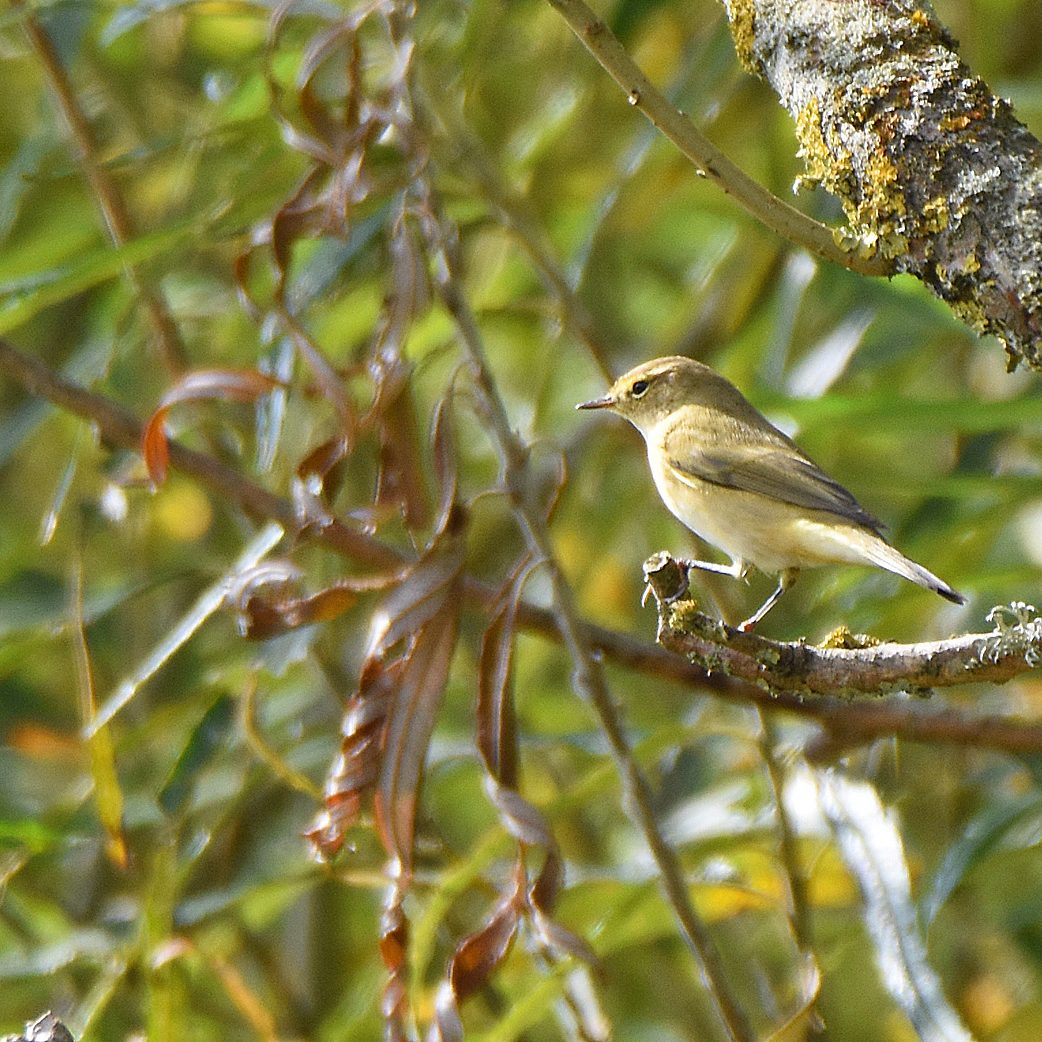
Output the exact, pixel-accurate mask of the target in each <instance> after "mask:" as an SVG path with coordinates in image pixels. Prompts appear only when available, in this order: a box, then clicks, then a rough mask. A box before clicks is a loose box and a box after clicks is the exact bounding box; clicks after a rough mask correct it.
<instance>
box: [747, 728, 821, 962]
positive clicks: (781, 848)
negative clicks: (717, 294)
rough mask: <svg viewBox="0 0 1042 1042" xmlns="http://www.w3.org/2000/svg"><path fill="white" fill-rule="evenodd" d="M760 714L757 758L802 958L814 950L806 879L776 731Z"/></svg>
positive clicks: (795, 935)
mask: <svg viewBox="0 0 1042 1042" xmlns="http://www.w3.org/2000/svg"><path fill="white" fill-rule="evenodd" d="M759 715H760V755H761V756H762V757H763V763H764V766H765V767H766V768H767V778H768V780H769V781H770V783H771V793H772V795H773V797H774V807H775V810H776V812H777V815H778V853H779V856H780V858H781V863H782V867H783V868H784V869H785V878H786V882H787V884H788V889H789V917H790V919H791V921H792V932H793V936H794V937H795V938H796V943H797V945H799V948H800V950H801V951H802V952H803V953H804V954H805V955H811V954H812V953H813V951H814V948H813V945H812V944H811V935H810V902H809V901H808V900H807V880H806V876H805V875H804V872H803V866H802V865H801V864H800V857H799V850H798V849H797V843H796V839H797V837H796V829H795V828H794V827H793V824H792V821H791V819H790V818H789V813H788V811H787V810H786V808H785V768H784V767H783V766H782V764H781V763H780V761H779V758H778V732H777V728H776V727H775V726H774V720H773V719H772V718H771V716H770V714H769V713H765V712H764V711H763V710H762V709H761V710H760V711H759Z"/></svg>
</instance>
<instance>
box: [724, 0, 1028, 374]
mask: <svg viewBox="0 0 1042 1042" xmlns="http://www.w3.org/2000/svg"><path fill="white" fill-rule="evenodd" d="M724 4H725V6H726V8H727V12H728V17H729V19H730V22H731V30H732V34H733V36H734V39H735V44H736V47H737V50H738V55H739V57H740V59H741V60H742V62H743V63H744V64H745V66H746V67H747V68H748V69H750V70H751V71H752V72H754V73H756V74H757V75H759V76H761V77H763V78H764V79H765V80H767V82H768V83H770V85H771V86H772V87H773V88H774V90H775V91H776V92H777V94H778V96H779V98H780V99H781V101H782V104H783V105H784V106H785V107H786V108H787V109H788V111H789V113H790V115H791V116H792V118H793V119H794V120H795V123H796V132H797V135H798V137H799V140H800V146H801V153H802V155H803V157H804V160H805V162H806V167H807V176H808V178H809V179H810V180H812V181H815V182H820V183H821V184H822V185H823V186H824V187H825V188H827V189H828V190H829V191H830V192H832V193H833V194H835V195H836V196H838V197H839V199H840V200H841V201H842V204H843V207H844V210H845V213H846V217H847V220H848V221H849V223H850V228H851V232H852V242H851V245H852V247H853V248H855V249H858V250H859V251H861V252H863V253H864V254H865V255H866V256H882V257H885V258H888V259H890V260H891V261H892V264H893V270H894V272H895V273H896V272H909V273H911V274H913V275H915V276H917V277H918V278H919V279H921V280H922V281H923V282H924V283H925V284H926V285H927V286H929V287H930V288H931V289H932V290H933V291H934V292H935V293H936V294H937V295H938V296H939V297H940V298H941V299H942V300H945V301H947V302H948V304H949V305H951V307H952V309H953V310H954V311H955V313H956V314H957V315H958V316H959V317H960V318H962V319H963V320H964V321H966V322H967V323H969V324H970V325H971V326H972V327H973V328H974V329H976V330H978V331H979V332H981V333H994V334H995V335H997V336H998V337H1000V338H1001V340H1002V341H1003V343H1004V344H1005V346H1006V350H1007V354H1008V357H1009V362H1010V368H1013V367H1014V366H1015V365H1016V364H1017V363H1018V362H1025V363H1027V364H1028V365H1030V366H1032V367H1033V368H1035V369H1042V338H1040V334H1042V280H1040V271H1042V143H1040V142H1039V141H1038V140H1037V139H1036V138H1035V137H1034V136H1033V135H1032V134H1030V133H1029V132H1028V130H1027V129H1026V128H1025V127H1024V125H1023V124H1022V123H1020V122H1019V121H1018V120H1017V119H1016V117H1015V116H1014V115H1013V112H1012V110H1011V108H1010V105H1009V103H1008V102H1006V101H1004V100H1002V99H1001V98H997V97H995V95H994V94H992V92H991V91H990V89H989V88H988V86H987V84H985V83H984V82H983V80H981V79H980V78H979V77H977V76H975V75H974V74H973V73H972V72H971V71H970V70H969V69H968V68H967V66H966V65H965V64H964V63H963V62H962V61H961V60H960V58H959V55H958V52H957V50H956V46H957V45H956V43H955V41H954V40H953V39H952V38H951V37H950V36H949V35H948V33H947V32H946V30H945V29H944V28H943V26H941V25H940V24H939V23H938V21H937V20H936V17H935V16H934V14H933V12H932V10H931V9H930V7H929V6H928V5H927V4H926V3H923V2H921V0H724Z"/></svg>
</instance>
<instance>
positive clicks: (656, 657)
mask: <svg viewBox="0 0 1042 1042" xmlns="http://www.w3.org/2000/svg"><path fill="white" fill-rule="evenodd" d="M0 373H3V374H5V375H6V376H7V377H8V378H9V379H11V380H13V381H14V382H16V383H18V384H19V385H20V386H22V387H23V388H24V389H25V390H26V392H28V393H29V394H32V395H34V396H36V397H38V398H41V399H44V400H46V401H49V402H51V403H53V404H54V405H56V406H58V407H60V408H62V409H65V410H66V411H68V412H70V413H72V414H73V415H76V416H79V417H80V418H81V419H83V420H86V421H87V422H88V423H91V424H93V425H94V426H95V427H96V428H97V429H98V432H99V434H100V436H101V438H102V439H103V440H104V441H105V442H107V443H109V444H111V445H115V446H119V447H121V448H126V449H130V450H133V451H137V450H139V448H140V445H141V434H142V430H143V424H142V422H141V421H140V420H139V419H138V418H137V417H136V416H134V415H133V414H132V413H130V412H128V411H127V410H126V409H124V408H123V407H122V406H121V405H118V404H117V403H116V402H114V401H112V399H110V398H107V397H105V396H104V395H101V394H97V393H95V392H93V391H88V390H87V389H86V388H84V387H81V386H79V385H78V384H76V383H73V382H72V381H70V380H67V379H66V378H64V377H62V376H60V375H59V374H57V373H55V372H54V371H53V370H52V369H50V368H49V367H48V366H47V365H45V364H44V363H43V362H41V361H39V360H38V359H36V358H33V357H31V356H29V355H26V354H24V353H22V352H21V351H19V350H18V349H17V348H16V347H15V346H14V345H13V344H11V343H10V341H8V340H5V339H3V338H0ZM170 465H171V467H173V468H174V469H176V470H178V471H180V472H181V473H183V474H187V475H188V476H190V477H192V478H194V479H195V480H196V481H198V482H199V483H200V484H202V485H204V486H206V487H207V488H209V489H211V490H213V491H214V492H215V493H217V494H218V495H219V496H221V497H222V499H225V500H230V501H231V502H234V503H236V504H238V506H239V507H240V508H241V509H242V510H244V511H245V512H246V513H247V514H249V515H251V516H252V517H255V518H262V519H265V520H272V521H278V522H279V523H280V524H281V525H283V526H284V527H285V528H286V529H287V530H288V531H294V530H295V529H296V528H297V526H298V524H299V518H298V516H297V513H296V510H295V508H294V506H293V503H292V502H291V501H290V500H289V499H286V498H283V497H282V496H278V495H275V494H274V493H272V492H269V491H268V490H267V489H265V488H262V487H261V486H260V485H258V484H256V483H255V482H252V481H250V480H249V478H246V477H243V476H242V475H241V474H239V473H238V471H236V470H234V469H233V468H231V467H229V466H227V465H225V464H224V463H221V462H220V461H219V460H216V459H214V458H213V457H212V456H208V455H206V454H205V453H202V452H195V451H193V450H192V449H188V448H185V447H184V446H183V445H180V444H178V443H177V442H171V444H170ZM304 535H306V536H307V538H310V539H313V540H314V541H316V542H318V543H319V544H321V545H323V546H325V547H327V548H328V549H330V550H332V551H333V552H334V553H337V554H339V555H340V556H342V557H344V558H346V559H347V560H350V561H353V562H356V563H359V564H363V565H365V566H366V567H368V568H374V569H386V568H393V567H395V566H396V565H398V564H401V563H402V561H403V559H404V558H403V556H402V555H401V554H400V553H399V552H398V551H396V550H395V549H394V548H392V547H390V546H388V545H387V544H386V543H382V542H381V541H380V540H378V539H374V538H373V537H372V536H369V535H366V534H365V533H363V532H359V531H357V530H355V529H352V528H349V527H348V526H347V525H344V524H343V523H341V522H339V521H336V520H334V521H332V522H331V523H329V524H326V525H323V526H321V527H318V526H315V527H312V528H311V529H309V530H308V531H307V532H306V533H304ZM464 589H465V591H466V594H467V597H468V599H469V600H471V601H472V602H473V603H475V604H478V605H480V606H482V607H483V608H484V607H487V606H489V605H490V604H492V603H493V602H494V600H495V597H496V590H495V588H494V587H492V586H490V585H489V584H487V583H484V582H482V581H481V580H480V579H477V578H475V577H474V576H468V577H467V578H466V580H465V586H464ZM517 621H518V625H520V626H521V627H522V628H523V629H525V630H526V631H528V632H529V633H535V634H539V635H540V636H543V637H545V638H547V639H548V640H554V641H560V640H561V639H562V638H561V634H560V631H559V628H558V624H557V620H556V618H555V615H554V613H553V612H551V611H550V610H548V609H546V608H542V607H539V606H537V605H534V604H530V603H528V602H526V601H521V602H520V603H519V604H518V615H517ZM580 630H581V634H582V638H583V640H584V641H585V643H586V645H587V646H588V647H589V648H590V649H591V651H592V652H593V653H594V654H595V655H597V656H603V657H604V658H606V659H608V660H610V661H611V662H613V663H614V664H615V665H618V666H621V667H623V668H626V669H630V670H633V671H634V672H637V673H640V674H642V675H644V676H647V677H657V678H659V679H661V680H666V681H672V682H675V683H677V684H679V685H681V686H683V687H684V688H685V689H688V688H693V689H695V690H698V691H700V692H705V691H710V692H712V693H713V694H715V695H717V696H718V697H721V698H726V699H729V700H732V701H736V702H744V703H752V704H754V705H758V706H761V707H763V708H765V709H769V710H784V711H785V712H791V713H793V714H795V715H798V716H802V717H804V718H809V719H813V720H817V721H818V722H819V723H821V725H822V726H823V727H825V728H826V729H827V731H828V732H829V733H830V734H832V735H842V736H843V739H844V741H846V742H848V743H862V742H871V741H873V740H875V739H876V738H883V737H891V736H895V735H896V736H898V737H901V738H905V739H908V740H910V741H918V742H931V743H943V744H949V745H960V746H967V747H972V748H978V749H995V750H1000V751H1003V752H1007V753H1025V752H1042V726H1039V725H1037V724H1031V723H1024V722H1022V721H1017V720H1012V719H1010V718H1008V717H1004V716H982V715H980V714H977V713H964V712H962V711H960V710H957V709H953V708H950V707H945V708H943V709H940V710H938V709H935V708H933V707H932V706H930V705H928V704H926V703H923V702H921V701H915V702H909V701H906V700H899V699H893V698H883V699H880V700H878V701H873V702H868V701H864V700H859V701H856V702H852V701H851V700H849V699H846V698H839V697H835V696H828V695H821V696H818V697H815V698H812V699H811V698H805V697H804V696H802V695H800V694H798V693H796V692H791V691H783V692H779V693H775V694H772V693H770V692H768V691H767V690H765V689H764V688H762V687H759V686H757V685H755V684H751V683H747V682H745V681H742V680H738V679H735V678H734V677H730V676H727V675H725V674H723V673H712V674H708V673H707V672H706V670H705V669H703V668H702V667H700V666H697V665H695V664H694V663H692V662H689V661H688V660H687V659H685V658H683V657H682V656H681V655H678V654H675V653H674V652H672V651H667V650H666V649H665V648H662V647H658V646H656V645H655V644H653V643H651V642H649V641H646V640H642V639H640V638H639V637H634V636H632V635H631V634H628V633H619V632H618V631H616V630H612V629H608V628H607V627H604V626H598V625H595V624H593V623H590V622H586V621H582V622H581V623H580Z"/></svg>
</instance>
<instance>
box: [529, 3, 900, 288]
mask: <svg viewBox="0 0 1042 1042" xmlns="http://www.w3.org/2000/svg"><path fill="white" fill-rule="evenodd" d="M548 2H549V4H550V6H551V7H553V8H554V9H555V10H556V11H557V12H558V13H559V14H560V15H561V16H562V17H563V18H564V20H565V21H566V22H567V23H568V25H569V26H570V28H571V30H572V32H574V33H575V35H576V36H577V37H578V38H579V40H580V41H581V42H582V43H583V45H584V46H585V47H586V49H587V50H588V51H589V52H590V54H592V55H593V56H594V58H596V59H597V61H598V62H599V63H600V65H601V67H602V68H603V69H604V70H605V72H607V73H608V75H609V76H611V78H612V79H613V80H615V82H616V83H617V84H618V85H619V86H620V87H621V88H622V89H623V90H624V91H625V92H626V97H627V100H628V101H629V103H630V104H631V105H632V106H633V107H634V108H636V109H638V110H639V111H640V112H642V113H643V114H644V115H645V116H647V118H648V119H649V120H650V121H651V122H652V123H653V124H654V125H655V126H656V127H657V128H658V129H659V130H660V131H662V133H663V134H664V135H665V136H666V137H667V138H669V140H670V141H672V142H673V144H674V145H676V146H677V148H679V149H680V151H681V152H683V154H684V155H685V156H687V158H688V159H690V160H691V162H692V163H694V164H695V167H696V168H697V170H698V171H699V173H701V174H702V175H704V176H705V177H707V178H709V180H711V181H713V182H714V183H715V184H716V185H718V186H719V187H720V188H722V189H723V190H724V191H725V192H726V193H727V194H728V195H730V196H731V197H732V198H733V199H734V200H735V201H736V202H737V203H739V204H740V205H741V206H742V207H744V208H745V210H746V211H747V212H749V213H750V214H752V215H753V216H754V217H755V218H757V220H759V221H761V222H762V223H763V224H764V225H766V227H768V228H770V229H771V230H772V231H774V232H776V233H777V234H778V235H780V236H781V237H782V238H784V239H787V240H788V241H789V242H793V243H797V244H798V245H800V246H803V247H804V248H805V249H807V250H809V251H810V252H811V253H813V254H814V255H815V256H818V257H821V258H822V259H823V260H827V261H831V262H832V263H834V264H839V265H841V266H842V267H844V268H849V269H850V270H851V271H856V272H860V273H861V274H862V275H888V274H892V272H893V265H892V264H891V263H890V262H889V261H884V260H882V259H881V258H875V257H872V258H866V257H862V256H859V255H858V254H857V253H855V252H852V251H850V250H847V249H845V248H844V247H843V246H840V245H837V243H836V239H835V237H834V235H833V232H832V229H830V228H828V227H826V226H825V225H823V224H820V223H819V222H817V221H815V220H813V219H812V218H810V217H808V216H807V215H806V214H803V213H800V211H799V210H797V209H795V208H794V207H792V206H790V205H789V204H788V203H786V202H783V201H782V200H781V199H779V198H778V197H777V196H776V195H773V194H772V193H771V192H769V191H767V189H766V188H764V187H763V186H762V185H761V184H759V183H758V182H757V181H754V180H753V179H752V178H751V177H749V175H748V174H746V173H745V171H743V170H742V169H740V168H739V167H737V166H736V165H735V164H734V163H733V162H732V161H731V160H730V159H728V158H727V156H725V155H724V153H723V152H721V151H720V149H718V148H717V147H716V146H715V145H714V144H713V143H712V142H711V141H710V140H709V139H708V138H706V137H705V135H703V134H702V133H701V131H699V130H698V128H697V127H696V126H695V125H694V124H693V123H692V122H691V120H689V119H688V118H687V116H685V115H684V114H683V113H682V112H680V111H678V110H677V109H676V107H675V106H674V105H673V104H672V103H671V102H670V101H669V99H668V98H666V97H665V95H663V94H662V92H661V91H659V90H658V89H657V88H656V87H655V86H654V85H653V84H652V82H651V81H650V80H649V79H648V78H647V76H645V75H644V73H643V72H642V71H641V70H640V68H639V67H638V66H637V64H636V63H635V62H634V61H633V59H632V58H631V57H630V56H629V55H628V54H627V53H626V50H625V48H623V46H622V44H621V43H619V41H618V40H617V39H616V38H615V36H614V35H613V34H612V32H611V30H610V29H609V28H608V26H607V25H606V24H605V23H604V22H603V21H601V19H599V18H598V17H597V16H596V15H595V14H594V13H593V11H592V10H590V8H589V7H588V6H587V5H586V4H585V3H584V2H583V0H548Z"/></svg>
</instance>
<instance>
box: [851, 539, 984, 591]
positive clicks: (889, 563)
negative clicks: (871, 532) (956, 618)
mask: <svg viewBox="0 0 1042 1042" xmlns="http://www.w3.org/2000/svg"><path fill="white" fill-rule="evenodd" d="M866 543H867V545H866V546H865V547H864V550H865V553H866V555H867V556H868V558H869V559H870V560H871V561H872V563H873V564H876V565H879V567H880V568H885V569H886V570H887V571H888V572H893V573H894V574H895V575H900V576H901V577H902V578H903V579H909V580H911V581H912V582H914V583H915V584H916V585H917V586H922V587H923V588H924V589H927V590H933V592H934V593H938V594H940V595H941V596H942V597H943V598H944V599H945V600H948V601H951V602H952V603H953V604H965V603H966V598H965V597H964V596H963V595H962V594H961V593H958V592H957V591H956V590H953V589H952V588H951V587H950V586H949V585H948V584H947V583H946V582H945V581H944V580H943V579H938V578H937V576H936V575H934V574H933V572H931V571H927V569H925V568H924V567H923V566H922V565H921V564H916V563H915V561H910V560H909V559H908V558H907V557H905V555H904V554H902V553H901V552H900V551H899V550H895V549H894V548H893V547H892V546H891V545H890V544H889V543H886V542H884V541H883V540H882V539H870V540H866Z"/></svg>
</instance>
